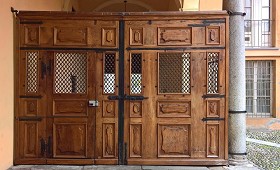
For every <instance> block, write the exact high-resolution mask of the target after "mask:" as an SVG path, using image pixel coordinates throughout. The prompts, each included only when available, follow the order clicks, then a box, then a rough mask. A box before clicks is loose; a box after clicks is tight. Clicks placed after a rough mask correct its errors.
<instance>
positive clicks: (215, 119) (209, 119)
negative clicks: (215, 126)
mask: <svg viewBox="0 0 280 170" xmlns="http://www.w3.org/2000/svg"><path fill="white" fill-rule="evenodd" d="M201 120H202V121H203V122H207V121H222V120H225V118H220V117H204V118H203V119H201Z"/></svg>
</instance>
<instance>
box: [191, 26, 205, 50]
mask: <svg viewBox="0 0 280 170" xmlns="http://www.w3.org/2000/svg"><path fill="white" fill-rule="evenodd" d="M192 30H193V33H192V36H193V41H192V42H193V45H194V46H203V45H205V41H206V40H205V35H206V33H205V27H194V28H192Z"/></svg>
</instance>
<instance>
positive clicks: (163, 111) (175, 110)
mask: <svg viewBox="0 0 280 170" xmlns="http://www.w3.org/2000/svg"><path fill="white" fill-rule="evenodd" d="M157 116H158V117H191V102H190V101H158V102H157Z"/></svg>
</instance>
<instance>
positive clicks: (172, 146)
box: [158, 124, 191, 158]
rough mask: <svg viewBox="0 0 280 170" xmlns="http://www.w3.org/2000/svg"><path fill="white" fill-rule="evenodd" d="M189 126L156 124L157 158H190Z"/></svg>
mask: <svg viewBox="0 0 280 170" xmlns="http://www.w3.org/2000/svg"><path fill="white" fill-rule="evenodd" d="M190 141H191V139H190V125H187V124H174V125H170V124H158V157H170V158H171V157H190Z"/></svg>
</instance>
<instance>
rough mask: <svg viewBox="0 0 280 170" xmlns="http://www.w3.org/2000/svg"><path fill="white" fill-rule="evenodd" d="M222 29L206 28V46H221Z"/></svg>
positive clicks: (217, 27) (218, 27) (216, 27)
mask: <svg viewBox="0 0 280 170" xmlns="http://www.w3.org/2000/svg"><path fill="white" fill-rule="evenodd" d="M220 30H221V28H220V26H207V27H206V44H210V45H219V44H221V31H220Z"/></svg>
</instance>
